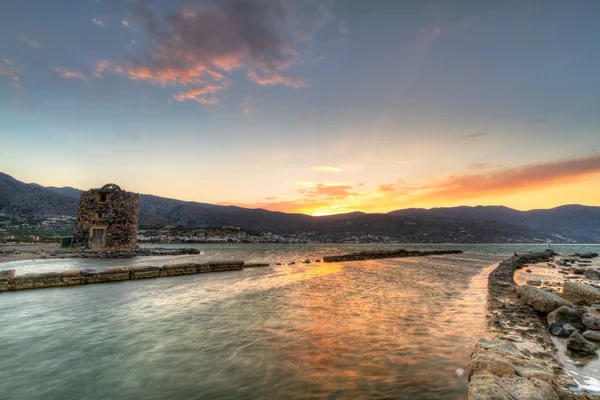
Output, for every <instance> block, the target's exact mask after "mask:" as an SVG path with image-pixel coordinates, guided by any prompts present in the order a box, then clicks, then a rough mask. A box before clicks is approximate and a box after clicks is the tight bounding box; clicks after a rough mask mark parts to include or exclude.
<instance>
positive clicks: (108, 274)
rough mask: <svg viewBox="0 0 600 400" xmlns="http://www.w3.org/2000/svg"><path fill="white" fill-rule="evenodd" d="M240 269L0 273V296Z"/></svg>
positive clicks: (226, 264) (231, 264)
mask: <svg viewBox="0 0 600 400" xmlns="http://www.w3.org/2000/svg"><path fill="white" fill-rule="evenodd" d="M242 268H244V262H243V261H220V262H218V261H217V262H209V263H202V264H196V263H185V264H174V265H165V266H162V267H153V266H135V267H109V268H106V270H104V271H80V270H70V271H63V272H44V273H29V274H23V275H18V276H15V270H14V269H13V270H7V271H0V292H3V291H11V290H23V289H38V288H50V287H59V286H75V285H86V284H92V283H106V282H117V281H127V280H134V279H149V278H161V277H168V276H178V275H189V274H203V273H207V272H223V271H239V270H241V269H242Z"/></svg>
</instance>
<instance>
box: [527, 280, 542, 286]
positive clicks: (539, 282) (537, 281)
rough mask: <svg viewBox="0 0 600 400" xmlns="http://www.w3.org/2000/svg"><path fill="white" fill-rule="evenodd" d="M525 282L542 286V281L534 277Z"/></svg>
mask: <svg viewBox="0 0 600 400" xmlns="http://www.w3.org/2000/svg"><path fill="white" fill-rule="evenodd" d="M527 284H528V285H532V286H542V281H541V280H539V279H534V280H531V281H527Z"/></svg>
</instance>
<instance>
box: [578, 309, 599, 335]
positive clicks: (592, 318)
mask: <svg viewBox="0 0 600 400" xmlns="http://www.w3.org/2000/svg"><path fill="white" fill-rule="evenodd" d="M581 322H583V325H585V327H586V328H588V329H589V330H592V331H600V314H598V313H596V312H595V313H591V312H586V313H585V314H583V315H582V316H581Z"/></svg>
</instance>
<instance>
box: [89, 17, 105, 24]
mask: <svg viewBox="0 0 600 400" xmlns="http://www.w3.org/2000/svg"><path fill="white" fill-rule="evenodd" d="M92 22H93V23H94V24H96V25H97V26H104V22H102V21H101V20H99V19H98V18H92Z"/></svg>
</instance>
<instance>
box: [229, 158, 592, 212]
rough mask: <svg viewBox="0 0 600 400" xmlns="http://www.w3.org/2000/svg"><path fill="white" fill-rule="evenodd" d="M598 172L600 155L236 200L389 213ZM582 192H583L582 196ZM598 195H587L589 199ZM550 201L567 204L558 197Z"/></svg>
mask: <svg viewBox="0 0 600 400" xmlns="http://www.w3.org/2000/svg"><path fill="white" fill-rule="evenodd" d="M595 174H600V155H599V154H592V155H589V156H585V157H578V158H572V159H566V160H561V161H555V162H547V163H534V164H528V165H523V166H521V167H518V168H508V169H504V170H496V171H493V172H489V173H479V174H466V175H451V176H448V177H445V178H443V179H440V180H438V181H434V182H432V183H429V184H427V183H423V184H421V185H413V186H411V185H409V184H407V183H406V182H404V181H401V180H398V181H397V182H396V183H392V184H381V185H379V186H378V187H377V189H376V190H375V191H371V192H369V191H365V192H363V191H361V192H360V193H356V192H355V191H354V190H353V188H354V185H352V184H350V183H315V182H305V183H301V184H300V186H301V188H300V189H298V190H297V193H298V194H299V195H300V196H298V198H297V199H295V200H287V201H275V202H270V201H263V202H259V203H253V204H237V205H239V206H242V207H251V208H265V209H268V210H273V211H283V212H301V213H306V214H312V215H322V214H332V213H342V212H350V211H365V212H387V211H392V210H396V209H400V208H405V207H422V206H425V205H429V206H440V205H449V204H452V205H460V204H464V203H465V202H466V203H470V204H473V202H474V201H476V202H485V201H484V200H485V199H493V201H494V202H495V203H496V204H503V200H502V199H505V198H507V197H509V196H511V195H514V194H519V196H520V194H523V198H527V197H528V196H529V197H530V198H531V199H536V198H537V197H536V196H538V195H537V193H542V192H543V191H545V190H547V189H549V188H560V187H561V185H572V184H573V183H574V182H578V181H579V180H581V181H582V182H586V181H584V179H585V178H592V181H593V177H594V176H595ZM556 190H560V189H556ZM591 190H592V191H596V192H598V194H599V197H598V198H600V192H599V189H598V188H597V187H596V186H594V187H593V188H591ZM579 197H580V196H579V195H578V196H577V198H579ZM593 197H594V196H593V195H592V196H586V198H588V199H589V198H593ZM565 199H566V197H565V198H562V200H563V201H564V200H565ZM496 200H497V201H496ZM513 201H514V199H513ZM536 202H537V200H536ZM575 202H577V201H575ZM524 203H527V204H532V201H528V202H519V204H524ZM533 203H534V204H535V202H533ZM546 204H554V205H558V204H564V203H560V202H558V203H557V202H556V201H554V202H547V203H546ZM596 204H598V205H600V203H596ZM507 205H508V204H507Z"/></svg>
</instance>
